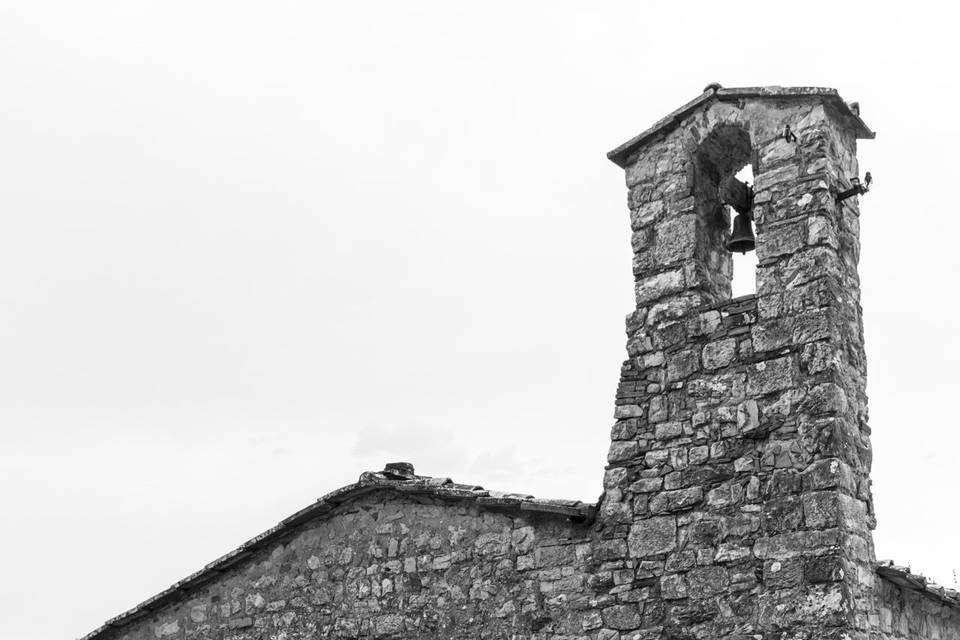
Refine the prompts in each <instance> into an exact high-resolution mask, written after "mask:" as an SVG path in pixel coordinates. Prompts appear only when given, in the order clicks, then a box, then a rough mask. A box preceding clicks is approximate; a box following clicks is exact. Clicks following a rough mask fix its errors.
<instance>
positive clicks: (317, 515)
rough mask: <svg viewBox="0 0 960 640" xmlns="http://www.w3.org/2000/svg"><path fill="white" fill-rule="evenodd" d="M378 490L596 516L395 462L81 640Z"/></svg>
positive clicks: (586, 507)
mask: <svg viewBox="0 0 960 640" xmlns="http://www.w3.org/2000/svg"><path fill="white" fill-rule="evenodd" d="M374 491H389V492H395V493H399V494H406V495H416V496H428V497H431V498H436V499H439V500H449V501H458V502H463V501H467V502H472V503H474V504H476V505H477V506H478V507H481V508H485V509H500V510H510V511H521V512H530V513H541V514H545V515H547V516H552V517H560V518H568V519H570V520H572V521H574V522H589V521H592V520H593V518H594V515H595V514H596V505H594V504H587V503H584V502H580V501H579V500H545V499H542V498H534V497H533V496H531V495H526V494H521V493H504V492H500V491H488V490H486V489H484V488H483V487H480V486H477V485H472V484H458V483H456V482H454V481H453V480H451V479H450V478H431V477H429V476H418V475H415V474H414V472H413V465H411V464H408V463H403V462H400V463H390V464H388V465H387V466H386V468H385V469H384V470H383V471H367V472H365V473H363V474H361V476H360V479H359V480H358V481H357V482H355V483H354V484H350V485H347V486H345V487H341V488H340V489H337V490H336V491H332V492H330V493H328V494H327V495H325V496H323V497H322V498H320V499H319V500H317V501H316V502H314V503H313V504H311V505H309V506H307V507H305V508H303V509H301V510H300V511H297V512H296V513H294V514H293V515H291V516H290V517H288V518H285V519H283V520H281V521H280V522H279V523H277V525H275V526H273V527H271V528H270V529H267V530H266V531H264V532H263V533H261V534H260V535H258V536H255V537H253V538H251V539H250V540H247V541H246V542H244V543H243V544H241V545H240V546H239V547H237V548H236V549H234V550H233V551H231V552H229V553H227V554H225V555H222V556H220V557H219V558H217V559H216V560H214V561H213V562H211V563H210V564H208V565H206V566H205V567H203V568H202V569H200V570H199V571H196V572H194V573H192V574H190V575H189V576H187V577H186V578H184V579H183V580H180V581H179V582H177V583H175V584H174V585H172V586H171V587H170V588H168V589H165V590H164V591H161V592H160V593H158V594H157V595H155V596H153V597H152V598H149V599H147V600H144V601H143V602H141V603H140V604H138V605H137V606H135V607H133V608H132V609H130V610H129V611H125V612H124V613H121V614H120V615H118V616H115V617H113V618H110V619H109V620H107V621H106V622H105V623H103V624H102V625H101V626H100V627H98V628H97V629H95V630H94V631H91V632H90V633H88V634H87V635H85V636H84V637H83V638H82V639H81V640H94V639H99V638H105V637H107V636H106V635H105V634H106V633H107V632H109V631H110V630H111V629H116V628H117V627H121V626H124V625H126V624H128V623H130V622H133V621H134V620H137V619H139V618H142V617H145V616H147V615H150V614H151V613H152V612H153V611H156V610H157V609H159V608H161V607H163V606H165V605H167V604H168V603H170V602H172V601H174V600H178V599H181V598H183V597H184V596H185V595H187V594H189V593H191V592H193V591H195V590H196V589H198V588H199V587H201V586H202V585H204V584H206V583H207V582H210V581H211V580H213V579H214V578H216V577H217V576H219V575H220V574H222V573H225V572H227V571H229V570H230V569H231V568H233V567H234V566H236V565H237V564H238V563H240V562H243V561H244V560H245V559H247V558H249V557H250V556H252V555H253V553H254V552H255V551H257V550H259V549H262V548H264V547H266V546H269V545H272V544H274V543H275V542H277V541H279V540H282V539H284V538H286V537H288V536H291V535H293V534H294V533H295V531H296V529H297V527H299V526H300V525H302V524H304V523H306V522H309V521H311V520H316V519H321V518H325V517H327V516H330V515H332V513H333V511H334V509H336V508H337V507H338V506H340V505H343V504H345V503H348V502H351V501H352V500H355V499H356V498H358V497H360V496H362V495H364V494H367V493H371V492H374Z"/></svg>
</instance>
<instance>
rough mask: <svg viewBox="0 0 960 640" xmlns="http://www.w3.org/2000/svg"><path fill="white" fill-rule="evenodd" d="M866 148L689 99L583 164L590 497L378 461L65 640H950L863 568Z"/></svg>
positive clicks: (869, 502)
mask: <svg viewBox="0 0 960 640" xmlns="http://www.w3.org/2000/svg"><path fill="white" fill-rule="evenodd" d="M873 137H874V134H873V132H872V131H871V130H870V129H869V128H868V127H867V126H866V124H864V122H863V120H861V118H860V114H859V107H858V105H857V104H856V103H847V102H845V101H844V100H843V99H842V98H841V97H840V96H839V95H838V93H837V91H836V90H834V89H825V88H816V87H791V88H782V87H749V88H738V89H726V88H723V87H721V86H720V85H718V84H711V85H709V86H708V87H707V88H706V89H705V90H704V91H703V92H702V93H701V94H700V95H699V96H697V97H696V98H694V99H693V100H692V101H690V102H688V103H687V104H685V105H683V106H682V107H680V108H679V109H677V110H676V111H674V112H673V113H670V114H669V115H667V116H666V117H664V118H663V119H661V120H660V121H659V122H657V123H656V124H654V125H653V126H652V127H650V128H649V129H647V130H646V131H644V132H643V133H641V134H640V135H638V136H636V137H635V138H633V139H631V140H629V141H628V142H626V143H624V144H623V145H621V146H619V147H617V148H616V149H614V150H613V151H611V152H610V153H609V154H608V157H609V159H610V160H612V161H613V162H614V163H616V164H617V165H618V166H619V167H621V168H622V169H623V170H624V172H625V175H626V186H627V191H628V196H627V202H628V207H629V213H630V216H629V221H630V234H631V236H630V237H631V246H632V250H633V274H634V278H635V294H636V307H635V309H633V311H632V312H630V314H629V315H628V316H627V320H626V334H627V344H626V359H625V360H624V362H623V364H622V365H621V368H620V383H619V386H618V388H617V392H616V400H615V407H614V415H613V417H614V423H613V425H612V428H611V430H610V448H609V454H608V456H607V460H606V466H605V467H601V462H600V461H599V460H598V461H597V481H598V487H597V489H598V490H600V489H601V487H600V480H601V477H602V494H601V496H600V498H599V500H598V502H596V503H590V504H588V503H583V502H579V501H570V500H553V499H538V498H534V497H533V496H529V495H525V494H521V493H501V492H496V491H488V490H485V489H484V488H483V487H481V486H478V485H472V484H460V483H457V482H454V481H452V480H450V479H449V478H433V477H425V476H420V475H417V473H416V471H415V469H414V468H413V466H412V465H410V464H408V463H402V462H399V463H390V464H387V465H386V467H385V468H384V469H383V470H382V471H376V472H367V473H363V474H362V475H361V476H360V479H359V481H358V482H357V483H355V484H352V485H349V486H347V487H343V488H341V489H337V490H335V491H333V492H331V493H329V494H327V495H325V496H324V497H322V498H320V499H319V500H318V501H317V502H315V503H313V504H311V505H308V506H306V507H305V508H304V509H302V510H301V511H299V512H297V513H294V514H292V515H291V516H290V517H288V518H286V519H285V520H283V521H282V522H280V523H279V524H277V525H276V526H274V527H272V528H270V529H268V530H267V531H265V532H263V533H262V534H260V535H258V536H257V537H255V538H253V539H251V540H249V541H248V542H246V543H244V544H243V545H241V546H240V547H239V548H238V549H235V550H233V551H230V552H229V553H227V554H225V555H223V556H222V557H220V558H217V559H215V560H213V561H212V562H210V563H209V564H208V565H206V566H205V567H202V568H200V569H199V570H198V571H196V572H195V573H193V574H192V575H190V576H187V577H185V578H184V579H183V580H181V581H180V582H177V583H176V584H174V585H173V586H171V587H170V588H169V589H167V590H166V591H163V592H162V593H159V594H157V595H156V596H154V597H152V598H150V599H149V600H147V601H145V602H142V603H141V604H139V605H137V606H135V607H134V608H132V609H130V610H129V611H127V612H125V613H122V614H120V615H119V616H117V617H115V618H112V619H110V620H108V621H107V622H106V623H105V624H104V625H103V626H101V627H100V628H98V629H96V630H94V631H93V632H91V633H89V634H88V635H86V636H85V637H84V639H83V640H307V639H319V638H336V639H361V638H362V639H367V638H376V639H401V638H410V639H422V640H440V639H450V638H457V639H465V640H480V639H491V640H495V639H503V640H661V639H662V640H668V639H669V640H841V639H842V640H868V639H870V640H873V639H881V638H882V639H891V640H894V639H895V640H901V639H902V640H907V639H910V640H960V593H957V592H956V591H953V590H951V589H944V588H940V587H937V586H936V585H934V584H931V583H929V582H927V581H926V580H925V579H924V578H923V577H921V576H919V575H915V574H913V573H911V571H910V570H909V569H907V568H905V567H899V566H895V565H893V564H889V563H878V562H877V560H876V558H875V555H874V547H873V536H872V531H873V529H874V527H875V524H876V519H875V516H874V509H873V498H872V495H871V487H870V465H871V457H872V452H871V446H870V428H869V426H868V424H867V396H866V393H865V387H866V371H867V370H866V361H865V356H864V341H863V325H862V317H861V307H860V302H859V300H860V284H859V276H858V273H857V263H858V259H859V254H860V239H859V236H860V234H859V216H860V212H859V204H858V197H859V196H860V195H862V194H863V193H865V192H866V191H867V190H868V189H869V183H870V180H869V177H868V175H866V174H865V175H863V176H861V175H860V171H859V168H858V166H857V157H856V152H857V140H860V139H871V138H873ZM747 166H749V167H750V169H751V171H752V175H753V184H748V183H747V182H745V181H743V180H741V179H738V177H737V175H738V173H739V172H740V171H741V170H742V169H743V168H744V167H747ZM747 251H756V256H757V268H756V293H755V294H754V295H749V296H742V297H738V298H732V297H731V280H732V274H733V268H732V264H733V263H732V258H733V255H734V254H735V253H742V252H747ZM598 419H599V417H598ZM480 480H482V478H481V479H480Z"/></svg>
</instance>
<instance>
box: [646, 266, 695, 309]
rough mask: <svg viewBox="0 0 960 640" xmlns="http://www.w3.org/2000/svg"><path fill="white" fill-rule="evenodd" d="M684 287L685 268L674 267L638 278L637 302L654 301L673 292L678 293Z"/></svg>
mask: <svg viewBox="0 0 960 640" xmlns="http://www.w3.org/2000/svg"><path fill="white" fill-rule="evenodd" d="M683 287H684V280H683V270H682V269H674V270H673V271H664V272H662V273H658V274H656V275H652V276H648V277H646V278H643V279H640V280H637V284H636V297H637V304H645V303H647V302H652V301H654V300H657V299H658V298H662V297H664V296H666V295H670V294H671V293H677V292H678V291H681V290H682V289H683Z"/></svg>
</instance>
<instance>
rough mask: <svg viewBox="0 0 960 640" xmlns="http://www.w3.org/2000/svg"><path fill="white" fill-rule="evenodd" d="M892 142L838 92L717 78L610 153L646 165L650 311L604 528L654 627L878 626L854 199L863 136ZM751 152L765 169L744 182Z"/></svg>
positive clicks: (717, 631) (644, 260)
mask: <svg viewBox="0 0 960 640" xmlns="http://www.w3.org/2000/svg"><path fill="white" fill-rule="evenodd" d="M873 136H874V134H873V133H872V132H871V131H870V130H869V129H868V128H867V127H866V125H865V124H864V123H863V121H862V120H861V119H860V117H859V108H858V107H857V106H856V105H855V104H849V105H848V104H847V103H845V102H844V101H843V100H842V99H841V98H840V97H839V95H838V94H837V92H836V91H835V90H833V89H821V88H814V87H796V88H780V87H762V88H743V89H724V88H721V87H720V86H719V85H710V86H709V87H707V89H706V90H705V91H704V93H703V94H702V95H700V96H699V97H698V98H696V99H695V100H693V101H692V102H690V103H688V104H686V105H684V106H683V107H681V108H680V109H679V110H677V111H675V112H674V113H671V114H670V115H668V116H667V117H665V118H664V119H662V120H660V121H659V122H658V123H657V124H655V125H654V126H653V127H652V128H651V129H649V130H648V131H646V132H644V133H642V134H640V135H639V136H637V137H636V138H634V139H632V140H630V141H629V142H627V143H625V144H624V145H622V146H620V147H618V148H617V149H615V150H614V151H612V152H610V154H609V157H610V159H611V160H613V161H614V162H615V163H616V164H618V165H619V166H621V167H622V168H623V169H624V170H625V171H626V182H627V188H628V190H629V200H628V201H629V208H630V224H631V229H632V231H633V236H632V246H633V252H634V258H633V271H634V276H635V278H636V280H635V283H636V284H635V288H636V302H637V307H636V310H635V311H634V312H633V313H631V314H630V315H629V316H628V318H627V335H628V342H627V353H628V359H627V360H626V362H624V364H623V367H622V371H621V377H620V386H619V388H618V391H617V400H616V415H615V417H616V423H615V425H614V427H613V429H612V436H611V437H612V442H611V445H610V451H609V457H608V462H609V465H608V467H607V470H606V474H605V477H604V497H603V500H602V505H601V510H600V514H599V516H598V527H599V535H600V537H601V538H602V539H607V540H609V541H611V543H613V542H615V541H617V540H625V541H626V553H627V557H626V559H625V562H626V563H627V564H628V566H629V567H630V568H632V569H633V570H634V572H635V574H634V575H635V577H634V580H636V581H637V583H640V584H644V585H646V587H647V589H646V591H645V592H643V594H642V595H638V597H637V601H638V604H637V607H638V612H639V613H638V615H639V616H641V618H640V619H639V620H638V621H639V622H640V627H641V628H642V629H643V630H645V631H642V632H640V633H641V635H638V636H636V637H668V638H711V639H712V638H737V639H738V640H739V639H743V640H746V639H747V638H758V639H759V638H761V637H762V638H764V639H767V638H819V639H823V638H842V637H849V638H859V637H866V634H867V630H868V619H867V614H868V611H869V607H870V604H869V600H870V598H871V597H872V595H871V594H872V591H873V589H872V586H873V583H874V581H875V579H876V578H875V567H874V552H873V542H872V535H871V530H872V528H873V526H874V517H873V507H872V500H871V494H870V478H869V472H870V461H871V450H870V438H869V434H870V430H869V428H868V426H867V398H866V395H865V390H864V389H865V376H866V363H865V360H864V347H863V329H862V322H861V309H860V304H859V300H860V289H859V279H858V276H857V261H858V258H859V253H860V245H859V210H858V204H857V198H856V197H851V196H854V195H855V193H854V192H855V191H857V187H858V185H859V182H857V181H856V179H857V177H858V167H857V159H856V144H857V142H856V141H857V139H860V138H873ZM747 164H751V165H752V170H753V174H754V176H755V184H753V185H745V184H743V183H741V182H739V181H738V180H736V179H735V178H733V176H734V175H735V174H736V173H737V171H738V170H739V169H741V168H742V167H744V166H745V165H747ZM861 192H862V191H861ZM728 205H731V206H733V207H734V208H735V209H737V210H738V211H741V212H743V213H744V215H746V216H747V217H748V218H750V217H752V220H753V222H754V223H755V228H756V252H757V258H758V266H757V269H756V295H751V296H744V297H740V298H737V299H731V298H730V291H731V288H730V283H731V277H732V261H731V253H730V251H729V249H728V243H729V240H730V239H729V235H730V231H729V229H730V212H729V208H728ZM747 230H748V231H749V228H747ZM615 583H616V580H614V584H611V585H608V586H609V588H610V591H609V592H610V593H611V594H614V593H617V589H618V587H617V586H616V584H615ZM635 584H636V583H635ZM629 637H631V638H632V637H634V636H629Z"/></svg>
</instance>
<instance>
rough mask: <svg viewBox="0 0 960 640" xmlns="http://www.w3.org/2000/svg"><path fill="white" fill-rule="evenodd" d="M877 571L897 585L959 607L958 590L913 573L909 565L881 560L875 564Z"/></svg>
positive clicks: (959, 595) (959, 594)
mask: <svg viewBox="0 0 960 640" xmlns="http://www.w3.org/2000/svg"><path fill="white" fill-rule="evenodd" d="M877 573H878V574H879V575H880V577H881V578H883V579H884V580H887V581H889V582H892V583H894V584H895V585H897V586H899V587H903V588H904V589H910V590H911V591H916V592H918V593H920V594H921V595H923V596H925V597H927V598H930V599H932V600H935V601H937V602H940V603H943V604H946V605H948V606H951V607H954V608H957V609H960V592H958V591H956V590H955V589H948V588H946V587H941V586H939V585H938V584H936V583H935V582H933V581H932V580H929V579H927V578H925V577H923V576H922V575H920V574H918V573H913V572H912V570H911V569H910V567H904V566H900V565H895V564H893V561H891V560H881V561H880V562H879V563H878V566H877Z"/></svg>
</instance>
